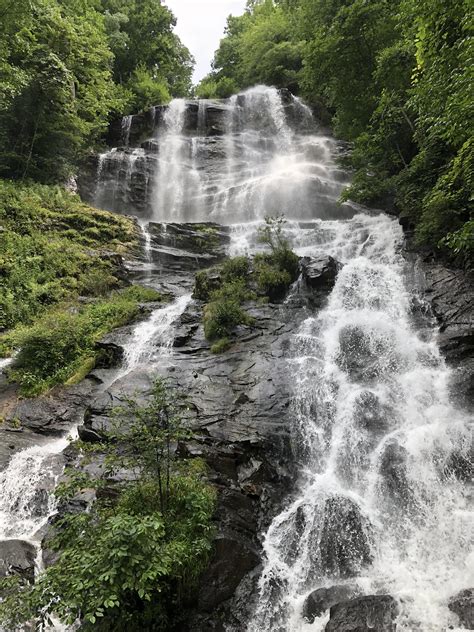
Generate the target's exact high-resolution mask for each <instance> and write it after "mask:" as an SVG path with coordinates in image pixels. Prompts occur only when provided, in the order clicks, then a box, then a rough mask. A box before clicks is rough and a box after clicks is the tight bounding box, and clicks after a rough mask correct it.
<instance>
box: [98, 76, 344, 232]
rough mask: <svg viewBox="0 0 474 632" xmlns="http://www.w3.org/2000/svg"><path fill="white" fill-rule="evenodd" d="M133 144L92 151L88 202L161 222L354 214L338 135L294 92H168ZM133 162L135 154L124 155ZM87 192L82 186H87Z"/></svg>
mask: <svg viewBox="0 0 474 632" xmlns="http://www.w3.org/2000/svg"><path fill="white" fill-rule="evenodd" d="M154 121H155V124H154V125H155V128H154V132H153V135H152V136H151V137H149V138H148V139H145V140H144V142H143V143H142V147H141V149H140V151H141V152H142V153H140V154H138V157H137V158H135V157H134V151H137V150H133V151H131V150H130V149H126V150H123V149H120V148H117V149H115V150H112V152H108V153H107V154H104V155H102V157H101V158H100V160H99V168H98V173H97V186H96V193H95V198H94V202H95V204H96V205H98V206H102V207H103V208H107V209H109V210H115V211H119V212H127V213H136V214H137V215H139V216H140V217H146V218H147V219H151V220H153V221H159V222H201V221H217V222H219V223H221V224H234V223H236V222H249V221H252V220H261V219H262V218H263V217H264V216H265V215H266V214H268V213H272V214H278V213H285V214H286V215H287V216H291V217H294V218H297V219H314V217H315V216H318V217H322V218H324V217H333V218H334V217H341V218H342V217H351V216H352V215H353V214H354V209H353V206H352V205H349V204H343V205H340V204H338V202H337V200H338V197H339V195H340V193H341V190H342V187H343V185H344V183H345V182H347V177H346V175H345V174H344V172H343V171H341V169H339V168H338V167H337V165H336V164H335V163H334V159H333V154H334V149H335V145H336V144H335V141H334V140H333V139H331V138H329V137H327V136H324V135H323V134H317V133H315V126H314V123H313V121H312V118H311V114H310V112H309V109H308V108H307V107H306V106H304V104H302V102H301V101H300V100H299V99H296V98H295V97H292V96H291V95H289V94H287V95H285V96H284V97H282V95H281V94H280V93H279V92H278V91H277V90H275V89H274V88H268V87H265V86H257V87H256V88H251V89H250V90H247V91H246V92H244V93H242V94H239V95H236V96H234V97H231V98H230V99H227V100H223V101H221V102H217V101H210V100H200V101H199V102H195V101H185V100H184V99H175V100H174V101H172V102H171V104H170V105H169V107H168V108H167V109H166V110H165V112H164V114H163V115H162V116H161V117H156V116H155V117H154ZM130 163H132V164H130ZM86 194H87V192H86Z"/></svg>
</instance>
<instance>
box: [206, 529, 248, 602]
mask: <svg viewBox="0 0 474 632" xmlns="http://www.w3.org/2000/svg"><path fill="white" fill-rule="evenodd" d="M259 561H260V557H259V553H258V550H257V549H256V548H255V547H254V546H252V545H251V544H249V543H248V542H247V541H245V540H244V539H243V538H241V537H238V536H235V535H234V536H230V537H229V536H226V535H219V536H218V537H217V538H216V540H215V543H214V556H213V559H212V560H211V563H210V565H209V568H208V570H207V571H206V572H205V573H204V575H203V576H202V577H201V580H200V585H201V589H200V592H199V609H200V610H204V611H207V612H209V611H211V610H213V609H214V608H215V607H216V606H218V605H219V604H221V603H223V602H224V601H226V600H227V599H230V598H231V597H232V595H233V594H234V592H235V589H236V588H237V586H238V585H239V583H240V582H241V580H242V579H243V578H244V577H245V575H246V574H247V573H248V572H249V571H251V570H252V569H253V568H254V567H255V566H256V565H257V564H258V563H259Z"/></svg>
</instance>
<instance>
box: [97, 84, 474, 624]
mask: <svg viewBox="0 0 474 632" xmlns="http://www.w3.org/2000/svg"><path fill="white" fill-rule="evenodd" d="M154 140H155V143H157V144H156V145H155V144H153V145H152V147H153V152H155V153H153V152H150V150H149V149H147V147H150V143H148V144H147V143H145V144H144V151H145V154H146V156H145V163H146V165H147V167H146V170H145V171H146V173H145V174H144V177H145V178H146V180H147V186H146V190H147V197H146V199H145V200H142V203H141V206H137V207H136V209H135V210H136V212H137V213H138V214H140V213H143V212H144V213H145V215H146V216H147V218H148V219H149V220H152V221H159V222H182V221H210V220H213V221H217V222H220V223H222V224H227V225H230V234H231V246H230V252H229V254H231V255H236V254H240V253H244V252H255V251H256V250H257V249H258V248H259V245H258V243H257V239H256V236H257V229H258V226H259V224H260V222H261V221H262V219H263V218H264V216H265V215H266V214H278V213H284V214H285V215H286V217H287V218H288V220H289V221H288V224H287V227H286V229H287V233H288V236H289V237H290V239H291V240H292V242H293V244H294V247H295V249H296V250H297V252H298V254H300V255H302V256H303V255H306V256H319V255H331V256H333V257H335V258H336V259H337V260H338V261H339V262H340V263H343V264H344V267H343V268H342V270H341V271H340V273H339V275H338V278H337V281H336V285H335V287H334V290H333V291H332V293H331V295H330V297H329V300H328V304H327V306H326V308H325V309H324V310H323V311H321V312H319V313H317V314H314V315H313V316H311V317H309V318H308V319H307V320H306V321H304V323H303V324H302V325H301V327H300V329H299V331H298V332H297V333H296V334H295V335H294V338H293V342H292V349H291V352H290V353H289V356H288V358H287V362H288V373H289V375H290V374H291V375H293V376H295V380H294V393H293V398H292V403H291V411H292V419H293V445H294V454H295V459H297V460H298V464H299V466H300V477H299V481H298V484H297V487H296V492H295V493H294V495H293V497H292V498H291V500H290V501H289V502H288V505H287V506H286V507H285V508H284V509H283V511H282V513H281V514H280V515H278V516H277V517H276V518H275V519H274V520H273V522H272V524H271V526H270V528H269V530H268V532H267V533H266V534H265V535H264V539H263V544H264V557H265V559H264V567H263V572H262V575H261V578H260V583H259V597H258V604H257V607H256V610H255V613H254V615H253V617H252V620H251V621H250V622H249V624H248V632H297V631H302V630H306V629H307V630H313V631H317V630H323V629H324V627H325V624H326V622H327V616H323V617H322V618H320V619H317V620H316V621H315V622H314V623H312V624H310V623H308V622H306V621H305V620H304V619H303V617H302V609H303V603H304V601H305V598H306V597H307V595H308V594H310V593H311V592H312V591H313V590H315V589H317V588H320V587H329V586H331V585H334V584H348V585H351V586H352V587H353V589H354V592H356V593H358V594H374V593H390V594H392V595H393V596H394V597H395V598H396V599H397V600H398V601H399V607H400V615H399V620H398V627H399V629H400V630H406V631H417V630H419V631H420V632H435V631H441V630H445V629H447V627H448V626H449V625H451V624H456V617H455V616H454V615H452V613H450V611H449V610H448V608H447V601H448V597H449V596H450V595H452V594H454V593H455V592H456V591H458V590H459V589H461V588H464V587H468V586H470V585H472V584H473V583H474V577H473V576H472V572H471V571H470V569H472V567H473V564H472V562H473V561H474V559H473V557H472V553H471V549H470V545H471V542H472V535H473V533H472V528H473V513H472V507H471V506H470V505H469V497H468V490H467V487H466V486H465V485H464V484H463V483H462V482H461V481H459V480H458V479H457V478H456V477H455V476H454V474H453V470H452V468H451V466H450V464H451V463H452V459H453V458H455V459H456V458H462V457H463V456H467V451H468V448H469V443H468V421H469V420H468V419H467V417H466V415H465V414H464V413H463V412H462V411H460V410H457V409H456V408H455V406H454V405H453V402H452V401H451V400H450V396H449V380H450V370H449V369H448V368H447V367H446V366H445V364H444V361H443V359H442V357H441V356H440V353H439V351H438V348H437V345H436V335H435V330H434V328H433V325H432V323H431V322H429V320H428V319H427V318H425V319H424V320H423V319H421V321H420V318H415V317H414V314H413V310H412V296H411V294H410V292H409V291H408V289H407V285H406V283H407V278H408V277H407V272H409V270H407V264H405V263H404V261H403V259H402V257H401V255H400V252H399V250H400V245H401V241H402V234H401V228H400V227H399V225H398V223H397V222H396V220H394V219H393V218H389V217H387V216H385V215H383V214H374V213H369V212H368V211H366V210H365V209H363V208H361V207H358V206H357V205H353V204H345V205H341V204H338V202H337V199H338V197H339V195H340V193H341V191H342V188H343V186H344V184H346V183H347V178H346V176H345V174H344V173H343V172H342V171H341V170H340V168H339V167H338V166H337V161H336V157H337V154H338V152H339V151H340V148H339V147H338V145H337V143H335V141H334V140H333V139H331V138H330V137H327V136H326V135H325V134H324V133H321V132H319V131H318V129H317V126H316V125H315V123H314V121H312V117H311V113H310V112H309V110H308V108H306V107H305V106H304V104H303V103H302V102H301V101H299V100H298V99H295V98H293V97H291V96H289V95H284V94H279V93H278V92H277V91H276V90H274V89H270V88H265V87H261V86H260V87H257V88H253V89H251V90H248V91H247V92H245V93H243V94H240V95H237V96H234V97H232V98H231V99H228V100H226V101H223V102H213V101H199V103H198V104H195V103H193V102H185V101H183V100H176V101H174V102H172V104H171V105H170V107H169V109H168V110H167V112H166V113H165V115H164V116H163V117H162V118H161V119H160V121H159V122H158V123H157V126H156V129H155V132H154ZM115 151H117V150H115ZM156 154H157V155H158V157H156ZM111 156H112V163H111V164H112V168H111V169H110V168H109V169H108V170H107V171H106V172H104V171H102V172H100V173H99V176H98V179H97V182H98V184H97V189H98V191H99V192H100V191H104V190H106V191H109V192H110V191H111V190H113V185H112V186H110V182H109V181H108V178H112V180H113V181H116V171H115V172H114V168H113V165H114V164H116V163H117V161H118V160H119V159H118V158H117V156H116V155H114V154H111ZM121 156H122V157H121V158H120V160H122V162H123V161H125V163H127V162H130V161H133V154H131V153H130V152H129V151H128V152H125V153H124V152H122V153H121ZM114 161H115V163H114ZM145 163H141V164H142V166H143V164H145ZM134 164H135V165H137V164H138V163H136V162H135V163H134ZM122 171H123V172H125V173H130V172H131V171H133V167H132V168H131V167H130V166H129V167H122ZM127 195H128V196H129V199H131V198H132V197H133V191H131V192H129V193H128V194H127ZM103 199H104V200H108V202H109V206H108V208H111V209H113V210H120V208H117V206H114V200H113V199H112V198H111V197H110V196H109V195H108V194H107V195H105V197H103ZM152 321H153V316H152V317H151V320H150V321H149V322H148V323H144V324H143V332H146V331H147V328H148V327H150V328H152V327H153V325H152ZM137 335H141V334H137ZM145 335H146V334H145Z"/></svg>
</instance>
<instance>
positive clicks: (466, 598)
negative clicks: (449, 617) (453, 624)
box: [448, 588, 474, 630]
mask: <svg viewBox="0 0 474 632" xmlns="http://www.w3.org/2000/svg"><path fill="white" fill-rule="evenodd" d="M448 607H449V609H450V610H451V611H452V612H454V613H455V614H457V615H458V617H459V623H460V624H461V625H462V626H464V627H465V628H467V629H468V630H472V629H474V588H466V589H465V590H461V592H459V593H458V594H457V595H454V597H451V599H450V600H449V603H448Z"/></svg>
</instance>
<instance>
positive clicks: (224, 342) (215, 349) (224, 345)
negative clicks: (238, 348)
mask: <svg viewBox="0 0 474 632" xmlns="http://www.w3.org/2000/svg"><path fill="white" fill-rule="evenodd" d="M230 346H231V342H230V340H229V338H221V339H220V340H218V341H217V342H215V343H214V344H213V345H212V346H211V353H216V354H218V353H224V351H227V349H229V348H230Z"/></svg>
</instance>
